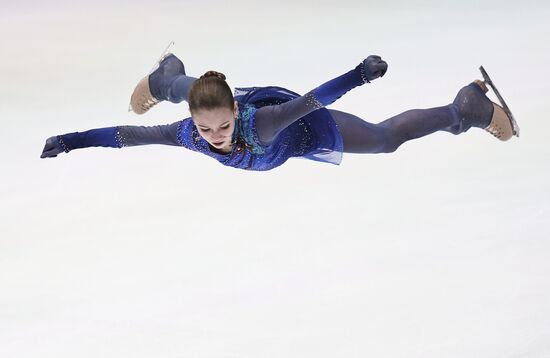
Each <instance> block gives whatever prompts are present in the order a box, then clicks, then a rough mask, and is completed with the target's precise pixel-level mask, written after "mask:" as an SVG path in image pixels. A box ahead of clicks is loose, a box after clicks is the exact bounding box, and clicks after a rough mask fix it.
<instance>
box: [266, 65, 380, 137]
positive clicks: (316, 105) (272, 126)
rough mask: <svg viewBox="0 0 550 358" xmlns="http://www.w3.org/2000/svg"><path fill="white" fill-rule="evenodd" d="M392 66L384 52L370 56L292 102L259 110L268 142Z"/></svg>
mask: <svg viewBox="0 0 550 358" xmlns="http://www.w3.org/2000/svg"><path fill="white" fill-rule="evenodd" d="M387 68H388V65H387V63H386V62H385V61H383V60H382V58H381V57H380V56H374V55H373V56H369V57H367V58H366V59H365V60H363V62H361V63H360V64H358V65H357V66H356V67H355V68H354V69H353V70H350V71H348V72H346V73H344V74H343V75H340V76H338V77H336V78H334V79H332V80H330V81H328V82H325V83H323V84H322V85H320V86H318V87H316V88H314V89H313V90H311V91H309V92H308V93H306V94H305V95H303V96H300V97H297V98H294V99H292V100H290V101H288V102H285V103H282V104H279V105H272V106H265V107H261V108H259V109H258V110H257V111H256V114H255V118H256V131H257V134H258V138H259V139H260V141H261V142H262V143H264V144H269V143H271V142H272V141H273V140H274V138H275V137H276V136H277V135H278V134H279V133H280V132H281V131H282V130H283V129H285V128H286V127H288V126H289V125H290V124H292V123H293V122H295V121H297V120H298V119H300V118H302V117H304V116H306V115H308V114H309V113H311V112H313V111H315V110H317V109H320V108H323V107H325V106H328V105H329V104H331V103H334V102H335V101H336V100H337V99H338V98H340V97H342V96H343V95H344V94H345V93H347V92H348V91H350V90H351V89H353V88H355V87H357V86H361V85H363V84H364V83H367V82H370V81H372V80H374V79H376V78H378V77H382V76H383V75H384V74H385V73H386V70H387Z"/></svg>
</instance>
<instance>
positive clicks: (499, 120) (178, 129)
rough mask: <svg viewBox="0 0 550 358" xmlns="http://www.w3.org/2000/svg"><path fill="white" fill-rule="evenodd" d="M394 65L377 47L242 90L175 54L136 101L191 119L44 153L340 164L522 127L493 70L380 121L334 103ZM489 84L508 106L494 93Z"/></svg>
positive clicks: (237, 163) (58, 139)
mask: <svg viewBox="0 0 550 358" xmlns="http://www.w3.org/2000/svg"><path fill="white" fill-rule="evenodd" d="M387 68H388V65H387V63H386V62H385V61H384V60H382V58H381V57H380V56H375V55H372V56H368V57H367V58H366V59H365V60H363V61H362V62H360V63H359V64H358V65H357V66H355V67H354V68H353V69H351V70H349V71H348V72H346V73H344V74H342V75H341V76H338V77H336V78H334V79H332V80H330V81H328V82H326V83H323V84H321V85H320V86H318V87H316V88H314V89H312V90H311V91H309V92H308V93H306V94H304V95H302V96H301V95H299V94H297V93H295V92H293V91H290V90H288V89H285V88H282V87H276V86H269V87H247V88H236V89H235V91H234V93H232V92H231V89H230V87H229V85H228V84H227V82H226V77H225V75H223V74H222V73H219V72H215V71H208V72H206V73H205V74H204V75H203V76H201V77H200V78H198V79H197V78H194V77H191V76H187V74H186V72H185V67H184V64H183V63H182V61H180V59H178V58H177V57H176V56H175V55H173V54H171V53H168V54H167V55H165V56H162V58H161V60H159V62H158V65H157V67H156V69H154V70H153V71H152V72H150V74H148V75H147V76H145V77H144V78H143V79H142V80H141V81H140V82H139V83H138V84H137V86H136V88H135V90H134V92H133V94H132V96H131V101H130V105H131V109H132V110H133V111H134V112H135V113H137V114H143V113H145V112H147V111H148V110H149V109H150V108H151V107H153V106H154V105H156V104H157V103H159V102H162V101H169V102H172V103H180V102H182V101H187V102H188V104H189V111H190V113H191V117H190V118H186V119H183V120H180V121H177V122H174V123H172V124H166V125H155V126H132V125H121V126H114V127H107V128H98V129H91V130H88V131H85V132H73V133H67V134H62V135H57V136H53V137H50V138H48V139H47V140H46V144H45V146H44V149H43V152H42V155H41V158H50V157H55V156H57V155H58V154H60V153H62V152H66V153H68V152H70V151H72V150H74V149H79V148H87V147H98V146H100V147H113V148H123V147H130V146H136V145H146V144H164V145H175V146H181V147H185V148H187V149H190V150H192V151H196V152H200V153H203V154H205V155H207V156H210V157H212V158H214V159H216V160H217V161H219V162H220V163H222V164H223V165H226V166H231V167H234V168H240V169H247V170H270V169H273V168H275V167H278V166H280V165H282V164H283V163H285V162H286V161H287V160H288V159H289V158H292V157H301V158H306V159H310V160H315V161H320V162H326V163H332V164H340V162H341V160H342V153H390V152H393V151H395V150H396V149H397V148H399V146H401V144H403V143H404V142H406V141H408V140H411V139H416V138H420V137H423V136H425V135H428V134H431V133H434V132H437V131H446V132H450V133H452V134H460V133H464V132H466V131H468V130H469V129H470V128H471V127H476V128H481V129H484V130H486V131H487V132H489V133H491V134H492V135H493V136H495V137H496V138H498V139H500V140H502V141H506V140H508V139H510V138H511V137H512V135H514V134H515V135H519V129H518V128H517V124H516V123H515V121H514V120H513V117H512V114H511V113H510V111H509V110H508V107H507V106H506V104H505V103H504V102H503V100H502V99H501V97H500V95H499V94H498V91H497V90H496V88H494V86H493V84H492V82H490V79H489V78H488V77H485V80H486V81H485V82H483V81H480V80H475V81H474V82H472V83H470V84H469V85H467V86H465V87H463V88H461V89H460V90H459V91H458V94H457V95H456V97H455V99H454V100H453V102H452V103H450V104H447V105H443V106H439V107H434V108H429V109H412V110H408V111H406V112H403V113H401V114H398V115H396V116H394V117H391V118H389V119H386V120H385V121H383V122H380V123H378V124H373V123H369V122H367V121H364V120H363V119H361V118H359V117H357V116H355V115H353V114H350V113H346V112H343V111H338V110H334V109H327V108H326V106H328V105H330V104H332V103H333V102H334V101H336V100H337V99H338V98H340V97H341V96H342V95H344V94H345V93H346V92H348V91H349V90H351V89H353V88H355V87H358V86H361V85H363V84H365V83H370V82H371V81H373V80H375V79H377V78H379V77H382V76H384V74H385V73H386V71H387ZM482 72H484V71H482ZM485 74H486V73H484V76H485ZM486 83H488V84H490V85H491V87H493V89H494V91H495V92H496V94H497V95H498V96H499V99H500V100H501V103H502V105H503V107H501V106H500V105H498V104H496V103H493V102H492V101H491V100H490V99H489V98H488V97H487V96H486V95H485V93H486V92H487V91H488V89H487V87H486V85H485V84H486Z"/></svg>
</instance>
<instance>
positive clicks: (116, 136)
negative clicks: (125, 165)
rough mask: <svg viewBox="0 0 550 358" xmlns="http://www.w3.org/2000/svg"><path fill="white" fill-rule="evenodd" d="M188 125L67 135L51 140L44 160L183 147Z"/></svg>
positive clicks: (108, 129) (46, 148)
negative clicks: (90, 151)
mask: <svg viewBox="0 0 550 358" xmlns="http://www.w3.org/2000/svg"><path fill="white" fill-rule="evenodd" d="M184 121H185V120H184ZM184 121H179V122H175V123H172V124H166V125H156V126H149V127H146V126H116V127H106V128H98V129H90V130H88V131H85V132H73V133H66V134H62V135H58V136H54V137H50V138H48V139H47V140H46V145H45V146H44V149H43V151H42V155H41V156H40V157H41V158H49V157H55V156H57V154H59V153H62V152H66V153H68V152H70V151H71V150H74V149H80V148H88V147H111V148H122V147H131V146H136V145H147V144H164V145H175V146H183V143H182V142H181V141H180V138H179V137H178V133H179V129H180V126H181V125H183V122H184Z"/></svg>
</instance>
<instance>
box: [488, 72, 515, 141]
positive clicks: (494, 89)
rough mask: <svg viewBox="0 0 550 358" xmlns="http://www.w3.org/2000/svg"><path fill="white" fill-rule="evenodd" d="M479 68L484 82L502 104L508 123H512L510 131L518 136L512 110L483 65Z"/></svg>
mask: <svg viewBox="0 0 550 358" xmlns="http://www.w3.org/2000/svg"><path fill="white" fill-rule="evenodd" d="M479 70H480V71H481V74H482V75H483V79H484V80H485V83H487V84H488V85H489V86H491V88H492V89H493V92H495V95H496V96H497V98H498V100H499V102H500V104H501V105H502V109H504V112H505V113H506V115H507V116H508V119H509V120H510V124H511V125H512V132H513V133H514V135H515V136H516V137H518V138H519V126H518V124H517V122H516V120H515V119H514V115H513V114H512V111H510V108H509V107H508V105H507V104H506V102H505V101H504V98H502V96H501V95H500V93H499V92H498V89H497V88H496V86H495V84H494V83H493V81H492V80H491V77H489V74H488V73H487V71H485V69H484V68H483V66H480V67H479Z"/></svg>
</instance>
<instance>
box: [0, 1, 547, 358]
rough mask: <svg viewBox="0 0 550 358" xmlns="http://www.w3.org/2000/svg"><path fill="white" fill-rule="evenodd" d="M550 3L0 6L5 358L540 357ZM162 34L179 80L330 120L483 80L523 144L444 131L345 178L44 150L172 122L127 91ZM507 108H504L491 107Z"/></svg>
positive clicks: (134, 153)
mask: <svg viewBox="0 0 550 358" xmlns="http://www.w3.org/2000/svg"><path fill="white" fill-rule="evenodd" d="M549 18H550V5H548V4H547V3H545V2H540V1H530V0H528V1H522V2H517V1H513V2H512V1H507V0H506V1H485V2H484V1H481V2H479V1H473V0H466V1H461V2H454V1H453V2H451V1H435V0H434V1H385V2H384V4H379V3H378V2H375V1H370V0H368V1H358V0H357V1H348V0H342V1H338V2H336V1H330V2H329V1H326V0H320V1H312V2H309V1H308V2H305V1H301V0H297V1H289V0H283V1H280V0H279V1H268V2H262V1H210V0H205V1H200V2H189V1H156V2H151V1H143V0H139V1H129V0H128V1H121V2H116V3H115V4H113V3H112V2H111V1H106V0H100V1H93V2H89V1H86V2H84V1H79V2H75V1H68V0H67V1H40V2H39V1H37V0H34V1H19V2H8V1H7V0H1V11H0V31H1V33H2V40H1V43H2V56H1V58H0V63H1V66H0V78H1V79H2V86H0V123H1V136H2V140H1V141H0V150H1V154H2V175H1V177H0V181H1V185H0V193H1V201H0V202H1V204H0V220H1V222H0V357H6V358H39V357H40V358H41V357H55V358H65V357H71V358H74V357H93V358H97V357H113V358H115V357H116V358H120V357H135V358H138V357H139V358H141V357H144V358H145V357H157V358H160V357H163V358H164V357H166V358H176V357H178V358H179V357H186V358H187V357H197V358H203V357H204V358H210V357H212V358H214V357H219V358H253V357H254V358H256V357H262V358H283V357H285V358H303V357H315V358H325V357H326V358H328V357H331V358H332V357H346V358H356V357H357V358H358V357H377V358H381V357H392V358H393V357H396V358H398V357H407V358H414V357H418V358H420V357H422V358H424V357H437V358H443V357H444V358H454V357H457V358H458V357H460V358H462V357H484V358H485V357H494V358H497V357H498V358H524V357H525V358H527V357H529V358H532V357H538V358H543V357H550V278H549V277H550V242H549V239H550V184H549V181H550V160H549V158H550V150H549V146H548V139H547V138H548V133H549V132H550V122H549V121H548V112H549V95H550V90H549V89H550V83H549V80H550V76H549V74H550V67H549V66H548V64H549V63H550V48H549V47H550V46H549V45H548V39H547V37H548V34H549V33H550V25H549V23H548V19H549ZM170 40H174V41H175V43H176V45H175V47H174V52H175V53H176V55H178V56H179V57H180V58H181V59H182V60H183V61H184V63H185V65H186V70H187V73H188V74H190V75H193V76H197V77H198V76H200V75H201V74H203V73H204V72H206V71H208V70H217V71H220V72H223V73H225V74H226V76H227V81H228V83H229V85H230V86H231V87H232V88H234V87H242V86H267V85H277V86H283V87H286V88H289V89H291V90H293V91H296V92H298V93H302V94H303V93H306V92H307V91H309V90H311V89H313V88H314V87H316V86H318V85H320V84H321V83H323V82H325V81H327V80H330V79H332V78H334V77H336V76H338V75H340V74H342V73H344V72H347V71H348V70H350V69H352V68H353V67H355V66H356V65H357V64H358V63H359V62H360V61H362V60H363V59H364V58H365V57H367V56H368V55H370V54H378V55H381V56H382V58H384V59H385V60H386V61H387V62H388V64H389V69H388V73H387V74H386V76H385V77H384V78H382V79H379V80H376V81H374V82H373V83H371V84H367V85H365V86H362V87H359V88H356V89H354V90H352V91H351V92H349V93H347V94H346V95H345V96H344V97H342V98H341V99H340V100H338V101H337V102H335V103H334V104H332V105H331V106H330V107H329V108H334V109H340V110H343V111H347V112H351V113H354V114H356V115H358V116H360V117H361V118H363V119H365V120H368V121H371V122H380V121H382V120H384V119H386V118H388V117H390V116H392V115H395V114H397V113H400V112H403V111H405V110H408V109H412V108H429V107H436V106H440V105H445V104H448V103H450V102H451V101H452V100H453V98H454V96H455V95H456V92H457V91H458V89H459V88H460V87H462V86H463V85H464V84H467V83H469V82H471V81H472V80H474V79H476V78H480V73H479V71H478V67H479V66H480V65H483V66H484V67H485V68H486V69H487V71H488V72H489V74H490V75H491V77H492V78H493V80H494V81H495V84H496V85H497V86H498V89H499V90H500V92H501V93H502V94H503V95H504V97H505V99H506V100H507V102H508V104H509V106H510V108H511V109H512V112H513V113H514V115H515V117H516V118H517V120H518V123H519V125H520V127H521V130H522V132H521V137H520V138H519V139H518V138H513V139H512V140H510V141H509V142H506V143H501V142H499V141H498V140H496V139H494V138H493V137H492V136H491V135H489V134H487V133H485V132H484V131H482V130H478V129H472V130H471V131H469V132H468V133H465V134H463V135H460V136H453V135H451V134H449V133H436V134H434V135H431V136H429V137H426V138H422V139H419V140H416V141H412V142H408V143H405V144H404V145H403V146H402V147H401V148H400V149H399V150H398V151H397V152H395V153H392V154H379V155H358V154H355V155H354V154H352V155H350V154H345V155H344V160H343V162H342V164H341V165H340V166H334V165H330V164H322V163H317V162H312V161H306V160H301V159H291V160H289V161H288V162H287V163H286V164H285V165H283V166H282V167H279V168H277V169H275V170H272V171H269V172H246V171H243V170H238V169H233V168H227V167H224V166H222V165H220V164H219V163H217V162H216V161H215V160H213V159H211V158H208V157H205V156H203V155H201V154H198V153H194V152H190V151H187V150H185V149H182V148H177V147H166V146H144V147H132V148H124V149H120V150H119V149H107V148H91V149H87V150H76V151H73V152H71V153H69V154H62V155H59V156H58V157H57V158H53V159H47V160H44V159H40V158H39V156H40V153H41V151H42V147H43V145H44V141H45V139H46V138H47V137H49V136H52V135H55V134H63V133H67V132H73V131H83V130H86V129H91V128H99V127H107V126H114V125H122V124H136V125H153V124H165V123H172V122H175V121H177V120H180V119H183V118H186V117H188V116H189V113H188V111H187V106H186V104H185V103H182V104H180V105H172V104H169V103H161V104H159V105H158V106H157V107H155V108H154V109H153V110H152V111H151V112H149V113H147V114H145V115H143V116H137V115H135V114H133V113H128V112H127V105H128V102H129V98H130V94H131V92H132V90H133V88H134V86H135V84H136V83H137V81H138V80H139V79H140V78H141V77H142V76H144V75H145V74H146V73H147V72H148V71H149V70H150V68H151V67H152V66H153V64H154V62H155V61H156V59H157V58H158V56H159V55H160V52H162V49H163V48H164V47H165V46H166V45H167V44H168V42H169V41H170ZM492 98H493V99H494V97H492Z"/></svg>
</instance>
